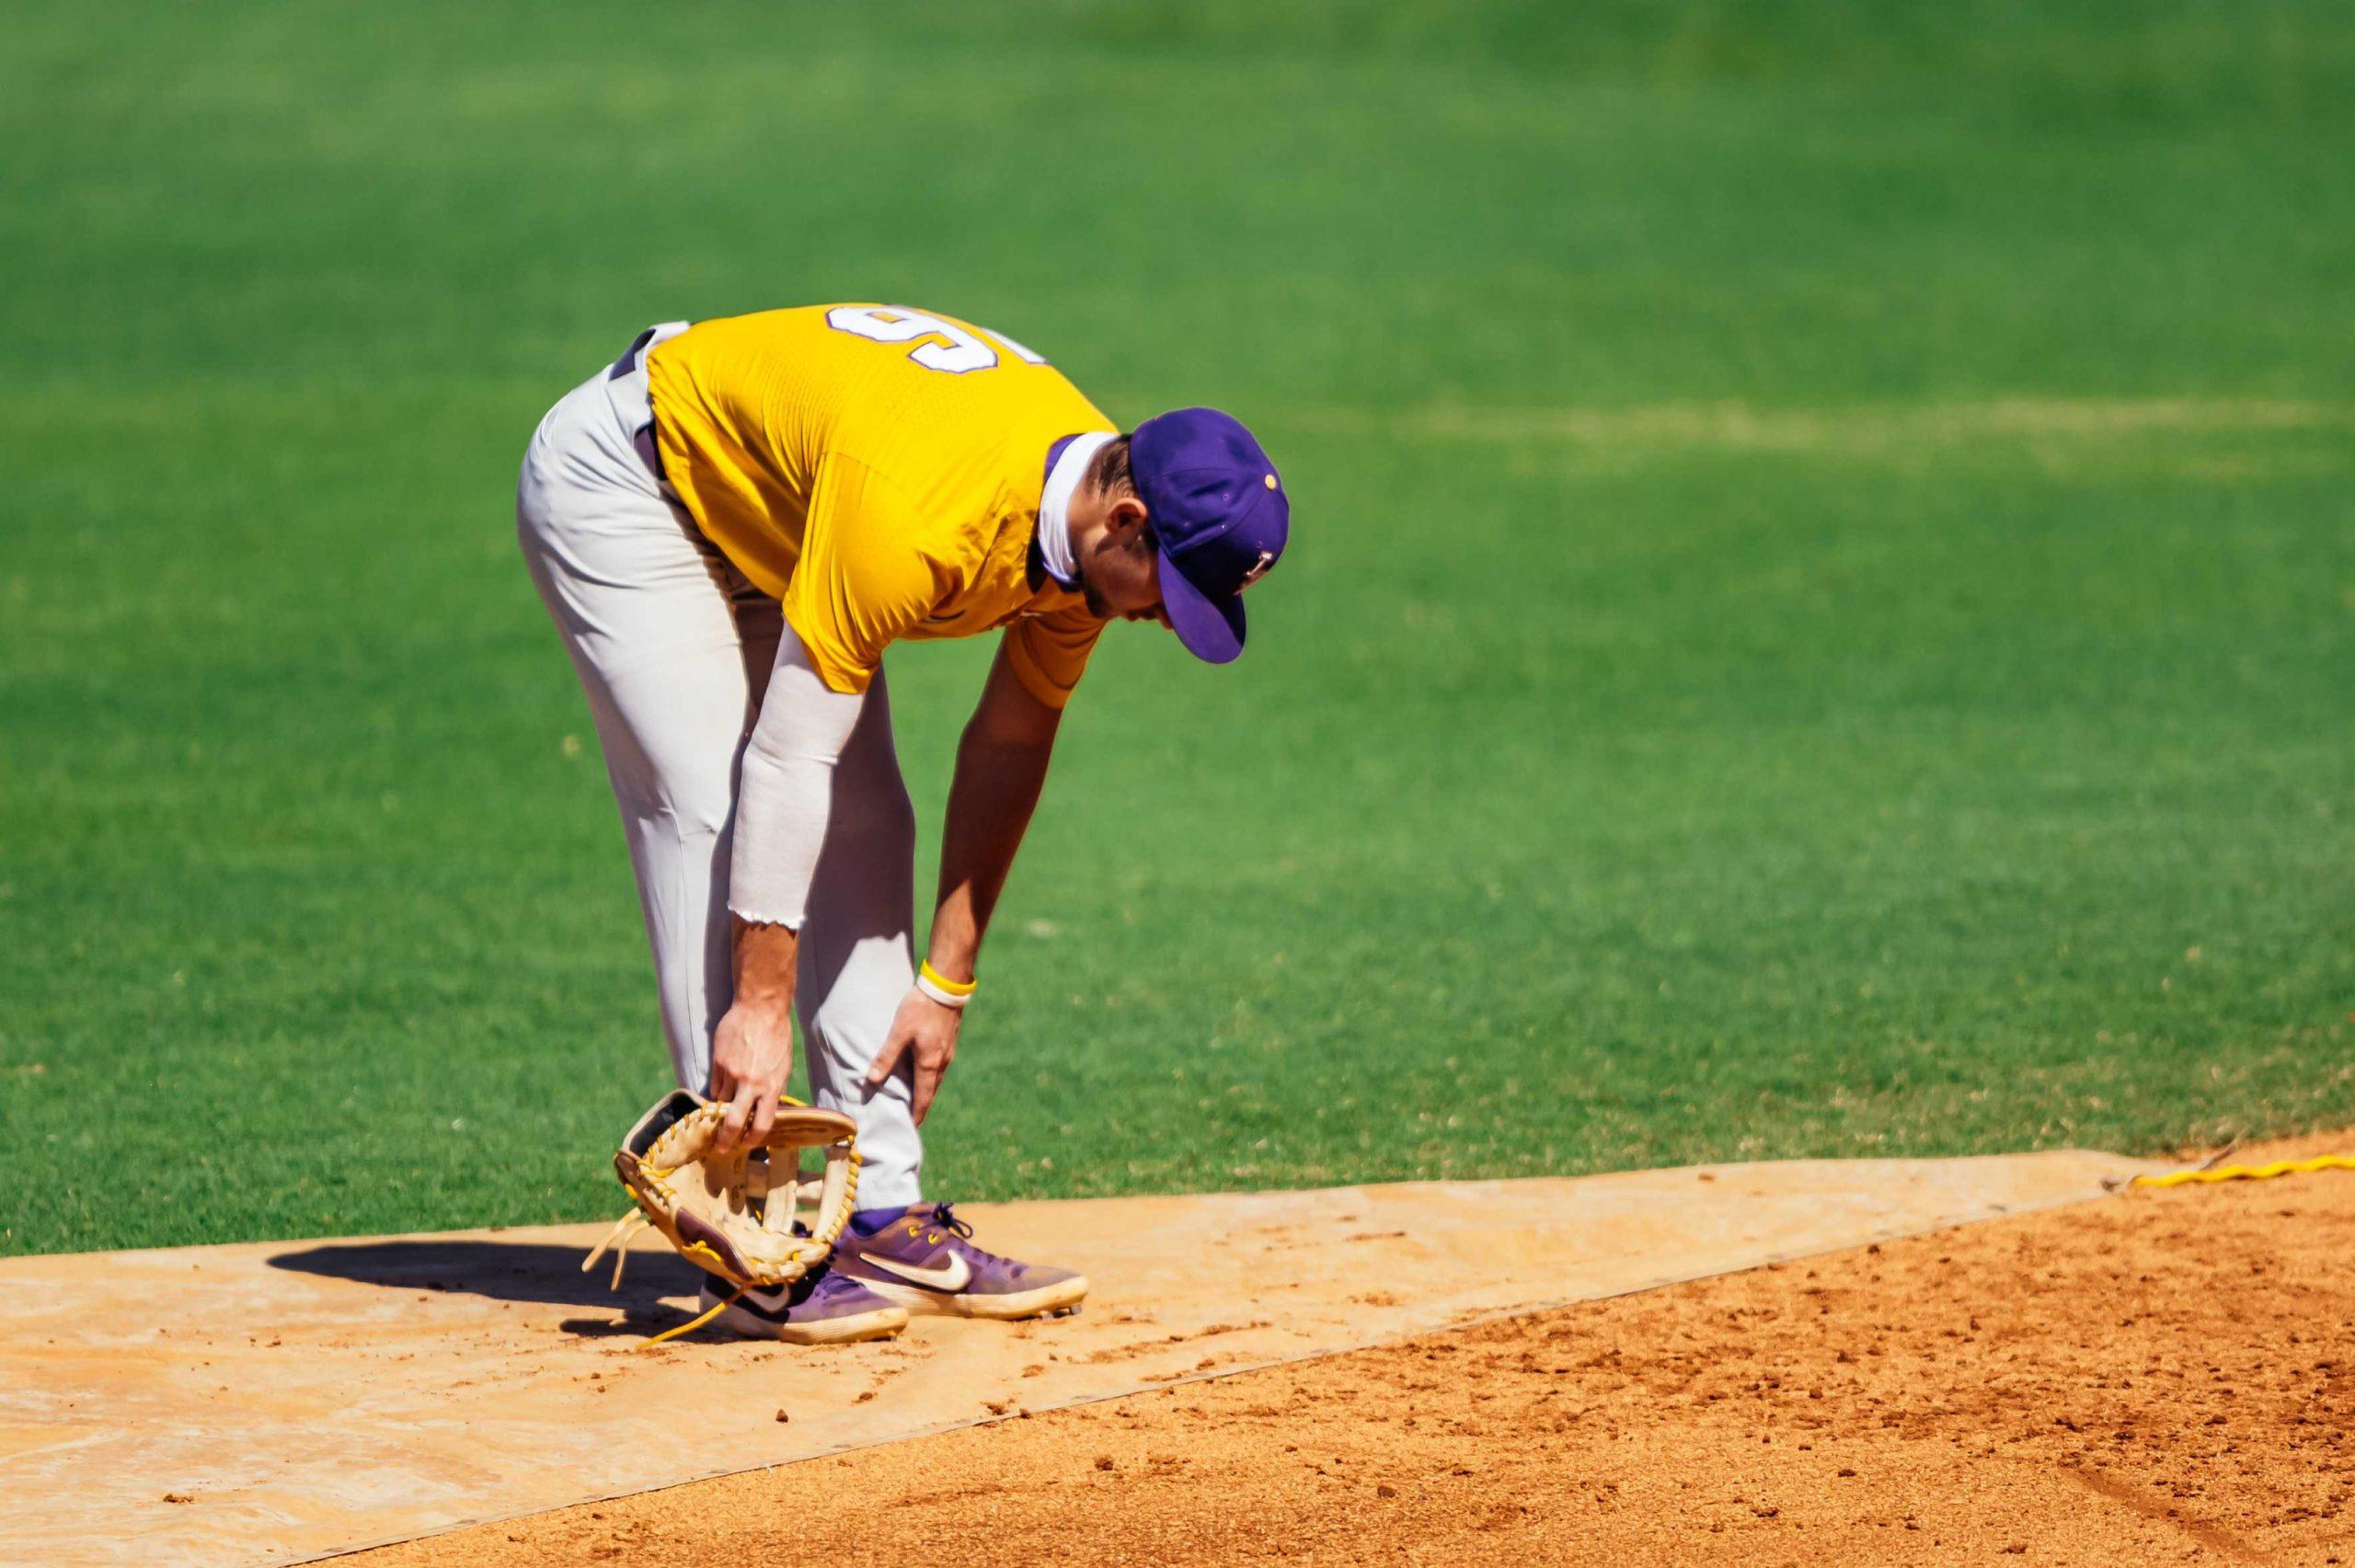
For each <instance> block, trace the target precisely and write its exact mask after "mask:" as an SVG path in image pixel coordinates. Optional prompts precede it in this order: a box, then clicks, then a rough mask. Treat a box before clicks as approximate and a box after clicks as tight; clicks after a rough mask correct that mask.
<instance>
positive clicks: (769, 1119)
mask: <svg viewBox="0 0 2355 1568" xmlns="http://www.w3.org/2000/svg"><path fill="white" fill-rule="evenodd" d="M792 1074H793V1010H792V1009H791V1008H790V1007H786V1008H772V1007H763V1006H754V1005H747V1004H746V1003H744V1002H741V1001H740V1002H738V1003H737V1004H736V1005H735V1006H733V1007H731V1008H729V1010H728V1013H727V1016H725V1017H723V1018H722V1019H720V1021H719V1027H718V1029H717V1030H715V1031H714V1032H713V1035H712V1042H711V1095H710V1097H711V1098H712V1099H713V1100H716V1101H718V1102H719V1103H720V1104H725V1105H726V1106H727V1107H728V1114H727V1116H724V1117H723V1118H721V1121H720V1126H719V1136H718V1139H717V1140H716V1147H717V1148H718V1151H719V1152H721V1153H723V1154H728V1153H733V1152H735V1151H736V1150H740V1149H750V1148H753V1147H755V1146H757V1145H758V1144H759V1143H760V1141H761V1140H762V1139H764V1138H766V1137H767V1136H768V1133H769V1127H771V1125H772V1124H774V1123H775V1120H776V1103H777V1099H778V1097H779V1096H780V1095H782V1094H783V1093H785V1084H786V1080H787V1079H788V1078H789V1077H791V1076H792Z"/></svg>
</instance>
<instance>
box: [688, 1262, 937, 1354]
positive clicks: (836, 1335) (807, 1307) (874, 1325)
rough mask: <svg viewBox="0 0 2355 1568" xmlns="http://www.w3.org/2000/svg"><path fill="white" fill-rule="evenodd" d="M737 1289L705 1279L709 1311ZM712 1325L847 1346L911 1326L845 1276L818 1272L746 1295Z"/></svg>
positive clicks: (750, 1335)
mask: <svg viewBox="0 0 2355 1568" xmlns="http://www.w3.org/2000/svg"><path fill="white" fill-rule="evenodd" d="M734 1288H735V1287H733V1286H731V1285H729V1283H728V1282H727V1281H726V1280H723V1279H715V1278H713V1277H712V1276H709V1275H706V1276H704V1284H703V1304H704V1306H706V1307H707V1308H709V1307H717V1306H718V1305H719V1303H720V1302H722V1301H725V1300H727V1299H728V1293H729V1291H730V1290H732V1289H734ZM712 1322H714V1323H715V1324H717V1325H718V1326H719V1327H721V1328H725V1329H729V1330H732V1331H733V1332H735V1333H741V1334H743V1335H744V1336H746V1337H747V1338H750V1339H781V1340H783V1341H785V1343H786V1344H787V1345H847V1344H849V1343H850V1342H851V1341H853V1340H859V1339H889V1338H890V1336H891V1335H893V1334H895V1333H899V1332H900V1331H901V1330H902V1329H903V1328H905V1327H907V1326H908V1314H907V1312H906V1311H905V1310H902V1308H900V1307H898V1306H895V1305H893V1304H892V1303H891V1302H890V1301H887V1300H885V1299H883V1298H882V1297H880V1296H879V1295H877V1294H876V1293H875V1292H874V1291H872V1290H869V1289H868V1288H867V1287H866V1286H864V1285H862V1284H860V1283H859V1282H858V1281H857V1280H856V1279H852V1278H849V1277H848V1276H844V1274H843V1273H842V1272H841V1271H840V1270H838V1269H833V1268H818V1269H812V1270H811V1271H810V1273H808V1274H805V1275H803V1276H801V1277H800V1278H799V1279H797V1280H795V1281H794V1282H793V1283H792V1284H791V1285H788V1286H787V1287H786V1288H784V1289H782V1290H747V1291H745V1292H744V1294H743V1295H742V1296H741V1297H739V1298H737V1299H736V1303H735V1305H733V1306H731V1307H729V1309H728V1310H726V1311H724V1312H722V1313H720V1314H719V1316H718V1317H717V1318H715V1319H713V1320H712Z"/></svg>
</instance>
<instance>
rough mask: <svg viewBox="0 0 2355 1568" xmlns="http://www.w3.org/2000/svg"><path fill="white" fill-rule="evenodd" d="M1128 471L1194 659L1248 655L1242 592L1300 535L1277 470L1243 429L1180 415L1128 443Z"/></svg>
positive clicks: (1158, 421)
mask: <svg viewBox="0 0 2355 1568" xmlns="http://www.w3.org/2000/svg"><path fill="white" fill-rule="evenodd" d="M1129 472H1130V475H1131V477H1132V479H1133V480H1134V481H1135V484H1136V487H1137V498H1138V499H1140V500H1142V501H1143V502H1144V508H1145V513H1146V515H1147V517H1148V519H1149V520H1150V521H1151V522H1152V524H1153V536H1154V539H1155V543H1157V544H1159V545H1160V550H1161V608H1162V610H1163V611H1164V612H1166V614H1167V615H1168V617H1169V626H1170V629H1171V630H1172V631H1174V632H1176V633H1177V640H1178V641H1179V642H1181V643H1184V644H1185V645H1186V650H1187V651H1188V652H1189V653H1191V654H1192V655H1193V656H1194V657H1195V658H1201V659H1208V660H1209V661H1210V662H1211V663H1212V664H1224V663H1226V662H1227V661H1228V660H1230V659H1232V658H1235V655H1237V654H1239V653H1241V652H1242V651H1243V590H1244V589H1246V588H1249V587H1250V586H1251V585H1252V584H1253V583H1255V582H1258V580H1259V579H1260V578H1262V577H1264V576H1266V575H1267V571H1268V568H1269V567H1272V566H1274V565H1275V564H1276V559H1277V557H1278V556H1280V555H1282V554H1283V553H1284V540H1285V538H1286V537H1287V536H1289V534H1290V533H1291V532H1292V502H1291V501H1290V500H1288V499H1286V498H1285V496H1284V489H1283V484H1282V482H1281V480H1279V479H1278V478H1277V477H1276V465H1275V464H1272V463H1270V462H1269V461H1268V454H1267V453H1266V452H1262V451H1260V450H1259V443H1258V441H1255V440H1254V439H1252V435H1251V432H1250V431H1248V430H1246V429H1244V428H1243V422H1242V421H1241V420H1240V419H1237V418H1235V416H1234V415H1232V414H1222V413H1220V412H1219V411H1218V410H1217V409H1215V408H1179V409H1177V410H1175V411H1174V412H1171V413H1167V414H1162V415H1158V416H1156V417H1155V418H1150V419H1147V420H1146V421H1145V422H1144V423H1143V424H1142V425H1139V426H1138V427H1137V428H1136V429H1135V430H1134V431H1133V432H1132V434H1131V435H1130V437H1129Z"/></svg>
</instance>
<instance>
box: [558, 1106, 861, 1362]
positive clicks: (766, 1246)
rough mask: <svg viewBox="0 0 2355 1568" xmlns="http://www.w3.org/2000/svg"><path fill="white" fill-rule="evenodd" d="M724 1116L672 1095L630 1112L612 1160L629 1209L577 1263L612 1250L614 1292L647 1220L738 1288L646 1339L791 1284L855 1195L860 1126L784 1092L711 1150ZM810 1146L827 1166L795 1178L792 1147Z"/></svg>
mask: <svg viewBox="0 0 2355 1568" xmlns="http://www.w3.org/2000/svg"><path fill="white" fill-rule="evenodd" d="M727 1112H728V1107H727V1106H725V1105H721V1104H715V1103H713V1102H711V1101H708V1100H706V1099H703V1098H702V1097H701V1096H699V1095H695V1094H690V1093H687V1092H686V1091H685V1090H684V1089H681V1090H676V1091H673V1092H672V1093H671V1094H669V1095H668V1096H666V1097H665V1098H664V1099H663V1100H662V1101H661V1103H660V1104H657V1105H656V1106H655V1107H654V1108H653V1109H652V1110H650V1111H649V1112H647V1113H646V1115H644V1116H640V1117H639V1118H638V1125H637V1126H636V1127H632V1128H630V1129H629V1136H628V1137H626V1138H625V1139H622V1146H621V1150H620V1151H619V1152H618V1153H616V1154H615V1156H614V1173H615V1174H616V1175H618V1176H619V1177H621V1180H622V1185H623V1186H624V1187H625V1188H626V1189H627V1190H628V1192H629V1196H631V1198H633V1199H634V1200H635V1201H636V1202H637V1204H638V1207H637V1208H636V1209H634V1210H633V1211H632V1212H630V1213H628V1214H625V1215H624V1216H622V1218H621V1219H619V1220H618V1221H616V1222H615V1226H614V1228H613V1230H610V1231H608V1232H607V1233H606V1236H605V1239H604V1240H603V1241H602V1242H598V1243H597V1245H596V1247H595V1248H594V1249H593V1250H592V1251H591V1253H589V1255H588V1256H587V1257H586V1258H583V1259H582V1260H581V1262H580V1267H581V1271H582V1272H583V1273H586V1272H587V1271H588V1270H590V1269H592V1268H593V1267H595V1266H596V1264H597V1260H598V1259H599V1258H601V1257H603V1256H604V1255H605V1253H606V1251H607V1250H608V1249H611V1250H612V1251H613V1253H614V1280H613V1283H614V1287H615V1288H619V1287H620V1285H621V1282H622V1265H623V1264H624V1263H626V1261H627V1259H628V1256H629V1244H630V1242H633V1241H635V1240H637V1238H638V1233H639V1232H640V1231H641V1230H645V1229H646V1228H647V1227H648V1226H649V1225H650V1226H652V1227H653V1228H654V1229H656V1230H660V1231H661V1232H662V1234H663V1235H665V1236H667V1237H668V1238H670V1242H671V1244H672V1246H674V1247H676V1248H678V1249H679V1252H680V1253H681V1254H682V1255H684V1257H685V1258H686V1259H687V1260H688V1261H689V1262H690V1263H693V1264H695V1265H696V1266H697V1267H699V1268H702V1269H704V1270H706V1271H707V1272H708V1273H711V1274H715V1275H718V1276H720V1277H721V1278H723V1279H725V1280H727V1281H728V1282H729V1284H730V1285H732V1286H734V1287H735V1288H736V1289H735V1293H734V1294H733V1295H731V1296H729V1298H728V1299H727V1300H725V1301H722V1302H721V1303H720V1304H719V1306H718V1307H715V1308H713V1309H712V1310H710V1311H707V1312H706V1313H704V1314H703V1315H702V1316H701V1317H698V1318H696V1319H695V1320H694V1321H693V1322H685V1323H681V1324H680V1325H679V1326H678V1327H676V1328H674V1329H671V1330H668V1331H666V1332H665V1333H660V1334H657V1335H655V1336H654V1337H653V1338H652V1339H650V1340H648V1341H647V1342H646V1343H647V1344H648V1345H660V1344H661V1343H662V1341H664V1340H666V1339H670V1338H672V1337H673V1336H675V1335H678V1334H682V1333H687V1332H688V1331H690V1330H692V1329H695V1328H699V1327H701V1326H702V1325H703V1324H704V1323H705V1322H708V1321H709V1320H711V1319H712V1318H714V1317H717V1316H718V1314H719V1313H720V1312H721V1311H722V1310H725V1309H726V1308H727V1307H728V1306H729V1304H730V1303H732V1302H733V1301H735V1299H737V1297H740V1296H741V1295H743V1293H744V1292H745V1291H747V1290H752V1289H761V1290H774V1289H776V1288H779V1287H782V1286H786V1285H790V1284H792V1283H793V1282H794V1281H795V1280H797V1279H798V1278H800V1277H801V1276H803V1275H804V1274H806V1273H808V1272H809V1271H810V1269H811V1268H812V1267H814V1266H815V1265H819V1264H821V1263H823V1262H825V1261H826V1255H827V1254H828V1253H831V1252H832V1251H833V1245H834V1239H835V1238H836V1237H837V1236H840V1235H841V1234H842V1230H843V1226H844V1224H845V1223H847V1222H848V1221H849V1219H850V1215H851V1209H852V1207H853V1205H854V1204H855V1203H856V1199H857V1196H858V1149H857V1140H856V1132H857V1126H856V1123H854V1122H853V1121H852V1120H851V1119H850V1118H849V1117H848V1116H844V1115H843V1114H842V1113H841V1112H839V1111H821V1110H819V1109H817V1108H815V1107H814V1106H810V1105H805V1104H802V1103H801V1102H799V1101H798V1100H784V1101H781V1102H779V1104H778V1105H777V1113H776V1122H775V1125H774V1126H773V1127H770V1128H769V1131H768V1136H767V1137H766V1138H764V1139H762V1140H761V1142H760V1143H759V1144H758V1145H756V1146H755V1147H753V1148H752V1149H748V1150H737V1151H736V1152H734V1153H732V1154H719V1153H716V1152H714V1151H713V1148H712V1146H713V1144H714V1143H715V1142H716V1141H717V1140H718V1137H719V1125H720V1122H721V1119H722V1118H723V1117H725V1116H726V1115H727ZM810 1149H815V1150H820V1151H821V1153H822V1155H823V1158H824V1160H825V1168H824V1171H823V1172H822V1173H821V1175H819V1176H818V1177H817V1178H816V1179H813V1180H811V1181H808V1182H804V1181H803V1180H802V1179H801V1155H802V1151H803V1150H810ZM805 1204H806V1205H807V1206H808V1207H807V1208H806V1209H805V1207H804V1206H805Z"/></svg>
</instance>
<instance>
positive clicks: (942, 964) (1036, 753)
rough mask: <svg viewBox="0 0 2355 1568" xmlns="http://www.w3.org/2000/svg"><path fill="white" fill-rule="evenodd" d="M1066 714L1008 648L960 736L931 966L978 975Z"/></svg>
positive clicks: (967, 975) (965, 976)
mask: <svg viewBox="0 0 2355 1568" xmlns="http://www.w3.org/2000/svg"><path fill="white" fill-rule="evenodd" d="M1062 720H1063V714H1062V711H1061V710H1060V709H1056V708H1051V707H1049V706H1048V705H1047V704H1044V703H1042V702H1040V701H1039V699H1038V698H1036V697H1034V696H1032V695H1031V694H1030V692H1029V689H1028V688H1027V687H1025V686H1024V685H1023V684H1022V682H1021V681H1020V680H1019V679H1017V677H1016V675H1015V673H1014V670H1013V669H1012V668H1011V667H1010V666H1009V665H1008V664H1007V662H1006V656H1005V651H1004V649H1002V648H1001V649H1000V650H999V653H998V657H997V662H996V663H994V664H993V665H992V666H991V667H990V676H989V681H988V684H987V685H985V686H984V687H983V688H982V700H981V703H980V704H979V705H978V706H977V707H975V708H974V710H973V717H972V719H971V722H970V723H968V724H967V725H966V726H965V733H964V737H963V738H962V739H960V740H959V742H958V746H957V776H956V779H955V781H954V782H953V783H952V784H950V785H949V789H948V823H947V825H946V827H945V828H944V829H943V830H942V833H941V846H940V901H939V906H938V908H937V909H936V910H935V911H934V914H933V920H932V941H931V946H930V956H931V960H932V967H934V968H935V969H937V970H938V971H940V973H942V974H944V975H947V976H948V977H949V978H950V979H959V980H963V979H971V978H972V976H973V970H974V965H975V962H976V960H977V958H978V956H979V955H980V953H981V947H982V933H984V932H985V931H987V930H988V929H989V923H990V914H991V911H992V910H994V909H995V908H996V907H997V898H998V893H999V892H1000V890H1001V889H1003V888H1004V887H1005V878H1006V874H1007V872H1008V871H1010V870H1011V869H1012V868H1013V865H1014V856H1015V852H1016V851H1017V850H1018V849H1019V848H1021V845H1022V835H1023V832H1024V830H1027V829H1028V827H1029V825H1030V814H1031V812H1032V811H1034V810H1035V809H1037V807H1038V805H1039V794H1040V790H1041V789H1042V788H1044V787H1045V784H1046V781H1047V762H1048V760H1049V759H1050V758H1051V756H1052V755H1053V753H1054V747H1055V731H1056V729H1057V727H1059V726H1060V725H1061V723H1062Z"/></svg>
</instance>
